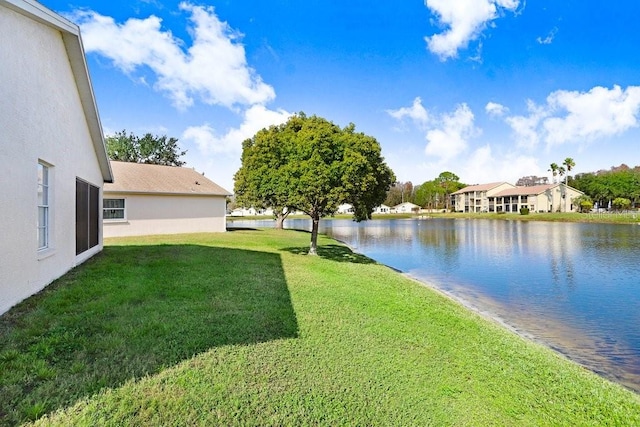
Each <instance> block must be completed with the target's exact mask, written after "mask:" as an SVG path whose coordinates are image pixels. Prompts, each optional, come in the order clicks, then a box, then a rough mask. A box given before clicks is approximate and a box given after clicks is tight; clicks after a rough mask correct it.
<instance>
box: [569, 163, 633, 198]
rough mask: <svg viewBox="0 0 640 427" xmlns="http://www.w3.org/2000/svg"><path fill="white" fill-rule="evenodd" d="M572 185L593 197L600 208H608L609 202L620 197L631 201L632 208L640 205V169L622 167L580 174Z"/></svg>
mask: <svg viewBox="0 0 640 427" xmlns="http://www.w3.org/2000/svg"><path fill="white" fill-rule="evenodd" d="M571 185H572V186H573V187H575V188H577V189H578V190H580V191H582V192H584V193H585V194H586V195H588V196H589V197H591V199H592V200H593V201H594V202H595V203H598V206H599V207H607V206H608V205H609V201H613V200H614V199H617V198H619V197H622V198H625V199H629V200H631V202H632V206H637V205H638V204H640V167H635V168H633V169H630V168H629V167H628V166H626V165H621V166H619V167H616V168H611V170H609V171H598V172H595V173H583V174H578V175H576V176H575V177H574V179H573V180H572V181H571Z"/></svg>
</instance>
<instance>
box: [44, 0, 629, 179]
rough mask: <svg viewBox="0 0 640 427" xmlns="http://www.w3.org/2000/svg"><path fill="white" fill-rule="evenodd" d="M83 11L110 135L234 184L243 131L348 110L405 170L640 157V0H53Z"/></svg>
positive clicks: (341, 118)
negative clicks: (140, 139)
mask: <svg viewBox="0 0 640 427" xmlns="http://www.w3.org/2000/svg"><path fill="white" fill-rule="evenodd" d="M42 3H43V4H44V5H45V6H47V7H49V8H51V9H52V10H54V11H56V12H58V13H60V14H62V15H64V16H66V17H67V18H68V19H70V20H72V21H74V22H76V23H77V24H78V25H79V26H80V28H81V31H82V37H83V42H84V47H85V50H86V52H87V57H88V64H89V69H90V73H91V77H92V81H93V86H94V91H95V94H96V99H97V103H98V109H99V111H100V115H101V119H102V125H103V127H104V130H105V133H106V134H112V133H114V132H116V131H119V130H123V129H126V130H127V131H131V132H134V133H136V134H143V133H146V132H151V133H154V134H166V135H168V136H173V137H176V138H178V139H179V142H180V144H181V145H182V147H183V148H185V149H187V150H188V154H187V156H186V158H185V160H186V161H187V165H188V166H191V167H195V168H196V169H197V170H198V171H200V172H204V173H205V174H206V176H207V177H209V178H211V179H213V180H214V181H216V182H217V183H219V184H221V185H222V186H223V187H226V188H227V189H228V190H232V189H233V174H234V173H235V171H236V170H237V169H238V167H239V166H240V160H239V159H240V152H241V144H242V141H243V140H244V139H246V138H249V137H251V136H253V135H254V134H255V132H257V131H258V130H259V129H261V128H263V127H266V126H269V125H271V124H277V123H280V122H283V121H285V120H286V119H287V117H288V116H289V115H290V114H292V113H295V112H299V111H304V112H305V113H306V114H307V115H312V114H316V115H319V116H322V117H325V118H327V119H329V120H331V121H333V122H334V123H336V124H338V125H340V126H346V125H348V124H349V123H350V122H353V123H355V125H356V129H357V130H359V131H361V132H364V133H366V134H369V135H372V136H374V137H376V138H377V140H378V141H379V142H380V144H381V145H382V149H383V155H384V156H385V158H386V160H387V163H388V164H389V165H390V166H391V167H392V168H393V169H394V171H395V173H396V175H397V177H398V179H399V180H402V181H412V182H414V184H419V183H422V182H424V181H427V180H430V179H433V178H434V177H436V176H437V175H438V174H439V173H440V172H442V171H445V170H449V171H452V172H454V173H456V174H457V175H459V176H460V178H461V180H462V181H463V182H466V183H468V184H475V183H482V182H494V181H502V180H504V181H509V182H515V180H517V179H518V178H519V177H521V176H525V175H539V176H549V173H548V172H547V170H548V169H549V164H550V163H551V162H557V163H561V162H562V161H563V160H564V159H565V158H566V157H572V158H573V159H574V160H575V162H576V168H575V171H576V172H588V171H594V170H598V169H608V168H609V167H611V166H614V165H619V164H621V163H626V164H628V165H629V166H635V165H640V147H639V143H638V141H640V138H639V137H640V130H639V129H638V124H639V123H638V120H639V118H640V31H637V23H636V21H637V17H638V16H640V2H638V1H632V0H620V1H614V2H603V1H601V0H566V1H557V0H536V1H528V2H527V1H525V0H426V1H419V0H417V1H406V0H405V1H400V2H391V1H377V0H369V1H363V0H349V1H344V0H323V1H320V0H315V1H314V0H312V1H308V2H300V1H294V0H270V1H267V0H260V1H259V0H221V1H214V0H204V1H195V0H193V1H182V2H178V1H173V0H129V1H121V0H113V1H98V0H42Z"/></svg>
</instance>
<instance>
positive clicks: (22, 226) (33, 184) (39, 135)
mask: <svg viewBox="0 0 640 427" xmlns="http://www.w3.org/2000/svg"><path fill="white" fill-rule="evenodd" d="M0 93H1V94H2V96H0V129H2V135H1V138H2V144H3V149H2V150H0V161H1V163H2V167H3V172H2V176H3V179H2V186H1V188H0V194H1V195H2V201H3V202H2V208H0V209H2V212H4V213H5V214H4V215H3V220H2V221H0V236H1V238H0V259H1V260H2V262H1V264H2V267H1V268H0V313H3V312H5V311H7V310H8V309H9V308H10V307H11V306H13V305H15V304H16V303H18V302H19V301H21V300H23V299H25V298H27V297H28V296H30V295H32V294H34V293H36V292H38V291H39V290H41V289H42V288H44V287H45V286H46V285H47V284H49V283H51V282H52V281H53V280H55V279H56V278H58V277H60V276H61V275H62V274H64V273H65V272H66V271H68V270H69V269H71V268H72V267H74V266H75V265H77V264H79V263H81V262H83V261H84V260H86V259H87V258H89V257H90V256H92V255H94V254H95V253H97V252H99V251H100V250H101V249H102V238H101V234H100V238H99V242H100V243H99V245H98V246H95V247H93V248H92V249H90V250H89V251H86V252H84V253H82V254H80V255H79V256H76V253H75V185H76V177H78V178H80V179H82V180H84V181H86V182H88V183H90V184H92V185H94V186H96V187H98V188H100V189H101V190H100V191H102V187H103V185H102V183H103V176H102V174H101V171H100V166H99V163H98V158H97V155H96V152H95V149H94V146H93V143H92V140H91V136H90V131H89V127H88V124H87V119H86V116H85V114H84V111H83V108H82V104H81V101H80V95H79V92H78V88H77V85H76V82H75V78H74V75H73V73H72V69H71V65H70V62H69V57H68V54H67V51H66V48H65V44H64V43H63V38H62V34H61V33H60V32H59V31H57V30H55V29H53V28H51V27H50V26H47V25H44V24H41V23H39V22H36V21H34V20H32V19H30V18H27V17H25V16H24V15H22V14H19V13H17V12H15V11H13V10H10V9H8V8H6V7H4V6H3V5H2V3H0ZM39 161H42V162H45V163H46V164H48V165H49V166H50V177H49V178H50V191H51V200H50V203H49V205H50V208H49V211H50V247H49V248H48V249H45V250H43V251H38V242H37V238H36V236H37V231H36V224H37V218H38V209H37V206H38V203H37V190H38V184H37V170H38V162H39ZM99 223H101V221H99ZM100 231H101V230H100Z"/></svg>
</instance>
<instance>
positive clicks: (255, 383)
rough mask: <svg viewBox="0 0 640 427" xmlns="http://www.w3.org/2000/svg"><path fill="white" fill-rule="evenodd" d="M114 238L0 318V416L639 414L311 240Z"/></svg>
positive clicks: (257, 235) (117, 420)
mask: <svg viewBox="0 0 640 427" xmlns="http://www.w3.org/2000/svg"><path fill="white" fill-rule="evenodd" d="M308 243H309V235H308V234H307V233H303V232H294V231H284V232H277V231H274V230H255V231H234V232H229V233H225V234H218V235H211V234H209V235H205V234H202V235H183V236H158V237H148V238H136V239H118V240H112V241H111V242H109V246H108V247H106V248H105V250H104V252H103V253H102V254H100V255H98V256H97V257H95V258H93V259H92V260H90V261H88V262H87V263H86V264H85V265H83V266H81V267H79V268H77V269H76V270H74V271H72V272H71V273H70V274H68V275H66V276H65V277H64V278H62V279H61V280H59V281H57V282H56V283H54V284H53V285H52V286H50V287H49V288H47V289H46V290H45V291H44V292H42V293H41V294H39V295H36V296H35V297H32V298H30V299H29V300H27V301H26V302H25V303H23V304H21V305H19V306H18V307H16V308H14V309H13V310H11V311H10V312H9V313H6V314H5V315H3V316H2V317H0V372H2V375H1V376H0V424H5V425H11V424H16V423H18V422H21V421H25V420H28V419H36V418H38V417H42V416H43V417H42V418H39V420H38V421H37V424H43V425H48V424H53V425H385V426H387V425H420V426H425V425H437V426H441V425H455V426H481V425H518V426H521V425H531V426H540V425H567V426H575V425H581V426H584V425H639V424H640V398H639V396H638V395H636V394H633V393H631V392H629V391H627V390H625V389H623V388H621V387H620V386H617V385H615V384H612V383H610V382H608V381H606V380H604V379H602V378H600V377H598V376H596V375H594V374H592V373H591V372H588V371H586V370H585V369H582V368H580V367H578V366H577V365H575V364H572V363H570V362H568V361H567V360H565V359H563V358H562V357H560V356H558V355H556V354H555V353H553V352H551V351H550V350H547V349H545V348H543V347H540V346H538V345H535V344H533V343H530V342H528V341H525V340H523V339H522V338H520V337H518V336H516V335H514V334H512V333H510V332H508V331H506V330H505V329H503V328H501V327H499V326H497V325H495V324H493V323H491V322H490V321H487V320H485V319H482V318H480V317H478V316H477V315H476V314H473V313H471V312H469V311H468V310H466V309H464V308H463V307H461V306H459V305H458V304H456V303H454V302H452V301H450V300H449V299H447V298H445V297H443V296H442V295H440V294H439V293H437V292H435V291H432V290H430V289H428V288H426V287H423V286H421V285H419V284H417V283H416V282H414V281H412V280H409V279H407V278H405V277H404V276H402V275H400V274H398V273H395V272H393V271H392V270H391V269H389V268H386V267H384V266H381V265H378V264H375V263H373V262H372V261H371V260H369V259H367V258H365V257H362V256H359V255H357V254H353V253H351V252H350V251H349V250H348V249H346V248H345V247H343V246H341V245H337V244H336V243H335V242H333V241H330V240H328V239H326V238H321V239H320V244H321V247H320V248H319V254H320V256H318V257H308V256H305V255H303V253H304V252H305V251H306V248H307V246H308Z"/></svg>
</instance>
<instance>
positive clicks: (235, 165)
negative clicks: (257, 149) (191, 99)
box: [180, 105, 292, 191]
mask: <svg viewBox="0 0 640 427" xmlns="http://www.w3.org/2000/svg"><path fill="white" fill-rule="evenodd" d="M291 115H292V114H291V113H289V112H287V111H284V110H277V111H273V110H269V109H267V108H265V107H264V106H262V105H254V106H252V107H250V108H248V109H247V110H245V111H244V112H243V117H242V123H240V125H239V126H238V127H237V128H232V129H228V130H226V131H225V132H224V133H219V132H218V131H216V129H214V128H213V127H212V126H210V125H209V124H204V125H201V126H191V127H188V128H187V129H185V131H184V132H183V133H182V136H181V137H180V143H181V144H182V145H183V146H186V147H193V148H190V149H189V151H188V152H187V155H186V156H185V160H186V161H187V164H188V165H189V166H191V167H195V168H196V170H198V171H205V172H206V176H207V177H208V178H210V179H212V180H213V181H214V182H215V183H217V184H219V185H221V186H222V187H223V188H224V189H226V190H228V191H233V175H234V174H235V173H236V172H237V171H238V169H239V168H240V154H241V153H242V142H243V141H244V140H245V139H247V138H251V137H252V136H254V135H255V134H256V133H257V132H258V131H259V130H260V129H263V128H268V127H269V126H271V125H278V124H281V123H284V122H286V121H287V119H288V118H289V117H291Z"/></svg>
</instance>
